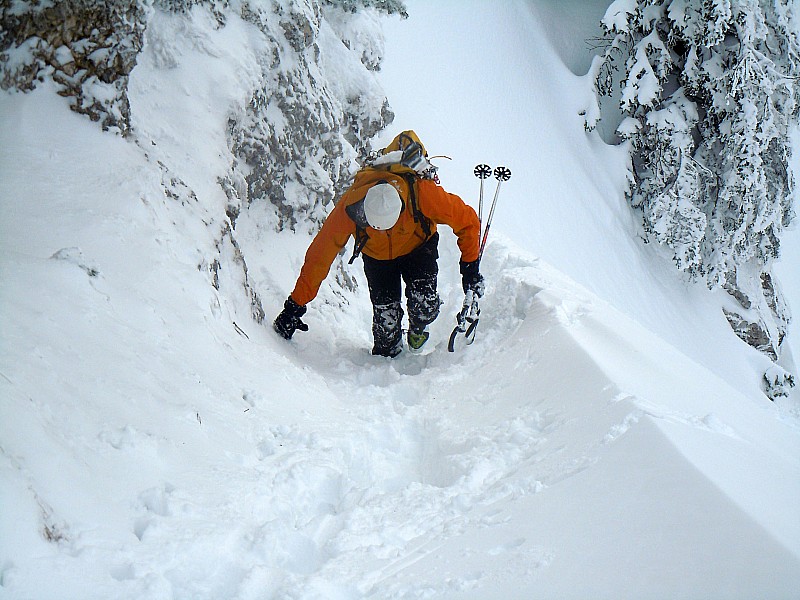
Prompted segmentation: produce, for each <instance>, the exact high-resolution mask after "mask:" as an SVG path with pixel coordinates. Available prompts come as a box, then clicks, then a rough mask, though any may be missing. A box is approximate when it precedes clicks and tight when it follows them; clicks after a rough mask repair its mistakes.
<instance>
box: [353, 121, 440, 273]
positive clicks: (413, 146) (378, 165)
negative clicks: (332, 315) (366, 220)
mask: <svg viewBox="0 0 800 600" xmlns="http://www.w3.org/2000/svg"><path fill="white" fill-rule="evenodd" d="M436 170H437V169H436V167H435V166H433V165H432V164H431V163H430V162H428V159H427V152H426V151H425V146H423V145H422V142H421V141H420V139H419V137H417V134H416V133H414V132H413V131H411V130H407V131H403V132H402V133H400V134H398V135H397V137H395V138H394V139H393V140H392V142H391V143H390V144H389V145H388V146H386V148H384V149H383V150H382V151H381V152H380V153H374V154H372V155H370V156H369V157H368V158H367V160H366V161H365V162H364V166H362V167H361V169H360V170H359V172H358V173H356V177H355V181H354V183H353V185H356V184H357V183H358V180H359V179H362V180H364V179H366V180H367V181H366V182H364V183H362V185H363V186H364V194H365V195H366V191H367V190H368V189H369V188H370V187H372V186H373V185H377V184H379V183H386V180H385V179H381V178H380V177H379V176H378V175H377V174H378V173H385V172H389V173H394V174H397V175H400V176H401V177H402V178H403V179H404V180H405V182H406V183H407V184H408V195H409V198H408V200H409V201H410V202H411V212H412V214H413V216H414V222H415V223H419V224H420V227H421V228H422V232H423V233H424V234H425V240H426V241H427V240H428V238H430V237H431V223H430V220H429V219H428V218H427V217H426V216H425V215H423V214H422V211H421V210H420V209H419V206H418V205H417V194H416V191H415V190H414V183H415V182H416V181H417V179H432V180H434V181H436V182H437V183H438V182H439V178H438V177H437V175H436ZM372 174H374V175H375V177H374V179H373V180H372V181H370V179H371V178H370V175H372ZM351 206H352V205H351ZM347 208H348V209H349V208H350V207H349V206H348V207H347ZM346 210H347V209H346ZM347 213H348V215H349V216H350V218H351V219H353V221H354V222H355V223H356V236H355V247H354V248H353V256H351V257H350V261H349V262H348V264H353V261H355V259H356V258H358V255H359V254H361V251H362V250H363V249H364V246H366V244H367V242H368V241H369V235H368V234H367V231H366V228H365V227H363V226H362V219H359V218H357V217H356V215H354V214H352V213H351V211H349V210H347Z"/></svg>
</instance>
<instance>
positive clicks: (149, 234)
mask: <svg viewBox="0 0 800 600" xmlns="http://www.w3.org/2000/svg"><path fill="white" fill-rule="evenodd" d="M457 4H458V6H459V10H456V9H455V8H454V6H455V4H454V3H435V4H434V3H423V2H410V3H409V5H410V6H409V8H410V10H411V12H412V18H411V19H409V20H408V21H399V20H398V21H392V22H391V23H389V25H388V27H387V32H388V33H387V36H388V37H387V47H386V51H387V58H386V63H385V67H384V70H383V72H382V75H381V81H382V82H383V84H384V86H385V88H386V90H387V94H388V95H389V98H390V101H391V102H392V104H393V106H394V107H395V110H396V112H397V121H396V123H395V127H393V128H392V131H390V132H386V135H387V136H391V135H393V134H394V133H396V132H395V129H396V130H398V131H399V130H400V129H401V128H405V127H411V128H414V129H415V130H416V131H417V132H418V133H419V134H420V135H421V136H422V138H423V141H425V143H426V145H427V146H428V148H429V149H430V150H431V151H432V154H439V153H443V154H444V153H446V154H450V155H452V156H453V159H454V160H453V161H452V162H451V163H446V162H445V163H444V164H443V166H442V170H441V172H442V179H443V183H444V184H445V186H446V187H447V188H448V189H450V190H451V191H454V192H456V193H459V194H461V195H462V196H464V197H465V198H467V199H469V201H471V202H473V203H474V201H475V199H476V196H477V185H476V181H475V180H474V179H473V178H472V175H471V172H472V167H473V166H474V164H475V163H477V162H490V163H491V164H493V165H495V164H501V163H502V164H505V165H507V166H509V167H510V168H511V169H512V172H513V177H512V180H511V181H510V182H508V184H504V187H503V191H502V194H501V196H500V200H499V202H500V203H499V205H498V209H497V210H498V213H497V214H498V216H497V219H496V224H495V225H494V227H496V232H494V233H492V236H491V242H490V244H489V247H488V249H487V252H486V255H485V258H484V262H483V265H482V268H483V271H484V273H485V275H486V277H487V283H488V290H487V294H486V297H485V299H484V301H483V303H482V314H481V322H480V327H479V329H478V334H477V338H476V341H475V343H474V344H473V345H472V346H469V347H466V348H461V349H459V351H458V352H455V353H448V352H447V351H446V340H447V336H448V335H449V332H450V329H451V328H452V326H453V325H454V320H453V319H452V318H451V315H454V314H455V312H456V311H457V310H458V308H459V305H460V301H461V297H462V296H463V295H462V294H461V293H460V282H459V280H458V268H457V261H458V256H457V254H456V246H455V238H454V237H453V236H452V235H451V234H449V233H447V232H446V235H443V238H442V242H441V253H442V257H441V260H440V265H441V274H440V291H441V294H442V296H443V298H444V299H445V300H446V305H445V306H444V309H443V314H442V316H441V317H440V319H439V320H438V321H437V322H436V323H435V324H434V326H433V329H432V339H431V342H430V344H429V345H430V348H429V350H428V352H427V354H424V355H420V356H414V355H407V354H404V355H402V356H401V357H399V358H398V359H395V360H387V359H382V358H377V357H372V356H371V355H370V354H369V352H368V349H369V347H370V345H371V340H370V333H369V322H370V317H371V307H370V304H369V300H368V297H367V293H366V284H365V281H364V278H363V273H361V272H360V268H359V267H358V266H357V264H356V265H353V266H352V267H350V268H349V273H350V274H351V275H352V276H354V277H355V278H356V280H357V282H359V284H360V285H359V287H358V289H357V291H356V292H354V293H353V292H342V291H341V290H339V289H338V288H337V287H336V286H335V285H333V284H330V285H326V286H325V287H324V288H323V290H322V293H321V296H320V298H318V299H317V300H316V301H315V302H314V303H312V305H311V307H310V310H309V313H308V315H307V318H306V321H307V322H308V324H309V326H310V331H309V332H308V333H298V334H297V335H296V337H295V339H294V340H292V341H291V342H289V343H287V342H285V341H284V340H282V339H280V338H278V336H276V335H275V334H274V332H272V330H271V328H270V327H269V326H268V323H265V324H264V325H257V324H256V323H254V322H253V321H252V320H250V319H249V316H248V314H249V313H248V311H247V309H246V306H245V305H246V302H243V301H241V300H237V299H236V298H232V297H230V296H226V295H224V294H223V293H221V292H219V291H217V290H215V289H214V288H213V287H212V286H211V285H210V284H209V281H208V277H207V275H206V274H205V273H203V272H202V271H201V270H200V269H198V264H199V263H200V261H201V260H202V259H203V257H204V256H206V254H207V253H209V252H211V250H212V246H213V242H214V238H213V235H212V234H211V233H210V232H209V231H208V227H207V226H206V225H204V223H207V220H206V215H209V214H212V213H214V211H216V210H218V207H219V205H220V203H222V202H224V196H223V195H222V192H221V190H219V189H218V186H216V181H217V177H218V176H221V175H223V174H224V173H225V172H226V170H227V169H228V168H229V163H230V156H229V151H228V149H227V147H226V146H225V139H224V131H225V125H226V112H227V111H228V110H235V108H236V106H237V104H238V103H241V102H242V101H243V100H242V99H243V98H244V99H246V95H247V89H248V85H249V84H248V81H247V79H248V77H252V76H254V71H253V63H252V62H251V60H250V59H249V58H248V56H247V53H248V52H250V51H251V50H252V49H251V48H250V47H249V46H248V44H247V43H246V39H247V27H246V26H245V25H244V24H243V23H240V22H236V21H235V20H231V22H230V23H229V25H228V27H226V28H222V29H221V30H216V29H214V30H212V29H211V28H209V30H208V31H204V32H202V33H203V35H204V36H205V38H204V39H205V40H206V42H207V43H208V44H211V46H208V45H207V46H206V47H207V48H209V47H213V51H211V52H204V51H202V50H200V51H198V50H197V48H196V47H195V48H194V50H193V51H192V52H189V51H188V50H186V52H185V53H184V54H181V52H177V50H182V48H181V44H184V43H185V44H191V43H192V41H191V40H188V41H186V40H183V39H181V38H176V39H175V40H174V43H175V44H176V48H177V50H176V55H178V56H180V55H182V56H184V58H185V57H187V56H190V57H191V60H190V61H189V59H185V60H186V61H188V62H189V64H188V66H186V64H184V69H181V68H180V67H176V66H174V65H173V66H172V67H169V68H171V69H172V71H171V77H165V75H164V73H163V71H162V69H166V68H168V67H165V66H163V65H162V66H158V65H157V64H155V63H154V62H153V61H149V60H147V55H146V54H145V56H144V57H143V59H142V60H141V63H140V66H139V67H137V70H135V71H134V73H133V75H132V80H131V106H132V110H133V112H134V124H135V126H136V127H137V129H138V131H140V132H143V133H142V134H141V137H140V138H138V140H137V143H134V142H132V141H125V140H122V139H120V138H118V137H115V136H113V135H110V134H105V133H102V132H101V131H99V129H98V128H97V127H96V125H95V124H93V123H91V122H90V121H88V120H87V119H85V118H83V117H80V116H78V115H76V114H74V113H71V112H70V111H69V110H68V108H67V106H66V104H65V102H64V100H63V99H62V98H60V97H58V96H57V95H56V94H54V93H53V91H52V89H50V88H49V87H48V86H46V85H43V86H41V87H40V89H38V90H37V91H35V92H33V93H30V94H26V95H22V94H3V95H2V96H0V186H1V187H0V189H1V190H2V192H1V193H2V196H1V197H2V202H3V212H4V214H5V217H4V219H3V220H2V232H1V234H0V244H2V254H1V256H2V259H0V281H2V282H3V285H2V292H0V306H1V307H2V312H3V315H4V318H3V319H2V321H0V332H2V333H1V335H2V349H1V350H0V390H2V392H1V394H2V395H0V482H1V483H0V492H1V493H2V498H0V503H1V504H2V507H3V508H2V511H0V597H3V598H6V597H7V598H37V599H44V598H54V599H55V598H131V599H133V598H137V599H139V598H208V599H212V598H213V599H217V598H242V599H257V598H258V599H261V598H276V599H277V598H280V599H283V598H297V599H299V598H303V599H312V598H319V599H343V600H344V599H348V600H349V599H358V598H375V599H389V598H397V599H400V598H448V599H477V598H481V599H487V598H497V599H501V598H502V599H508V598H520V599H522V598H525V599H528V598H554V597H558V598H570V597H574V598H587V597H591V598H654V597H655V598H658V597H662V598H674V597H696V598H756V597H758V598H791V597H796V594H797V590H798V589H800V511H798V505H797V499H798V498H800V424H799V423H798V414H797V410H796V407H795V406H794V405H793V404H792V403H791V402H790V401H787V402H786V403H783V404H781V405H777V406H776V405H775V404H773V403H771V402H769V401H768V400H767V399H766V398H765V396H764V395H763V394H762V393H761V392H760V390H759V388H758V380H757V378H756V376H757V374H758V372H759V369H761V372H763V369H764V368H765V364H766V363H765V362H764V359H763V358H762V357H760V355H758V354H757V353H756V352H755V351H751V350H750V349H749V348H747V347H745V346H744V345H743V344H742V343H741V342H739V341H738V339H737V338H736V337H735V336H734V335H733V333H732V332H731V331H730V330H729V328H728V327H727V324H726V323H725V322H724V318H723V317H722V316H721V314H720V313H719V302H720V300H719V298H718V297H717V296H715V295H713V294H710V293H709V292H706V291H705V290H697V289H695V288H693V287H691V286H689V285H688V284H685V283H684V282H682V281H680V280H679V279H678V278H677V276H674V275H673V274H672V273H671V271H669V269H668V266H667V267H662V266H659V265H661V263H660V262H659V261H660V260H661V259H660V258H659V257H658V256H656V255H655V254H654V253H653V250H652V249H648V248H642V247H641V246H640V245H639V243H638V241H637V240H636V238H635V234H634V233H633V232H634V231H635V230H634V225H633V219H632V217H630V216H629V214H628V212H627V208H626V207H625V206H624V199H622V197H621V194H620V190H621V186H622V185H623V184H624V162H625V161H624V149H620V148H613V147H609V146H607V145H605V144H604V143H603V142H602V141H601V140H600V139H599V137H598V136H597V134H586V133H585V132H584V131H583V129H582V121H581V119H580V116H579V115H578V113H579V112H580V110H581V108H583V107H584V105H585V104H586V102H587V94H588V93H589V92H588V90H589V86H588V82H587V81H586V80H585V79H584V78H583V77H582V76H581V75H580V73H581V71H582V70H583V72H585V68H586V67H587V66H588V65H587V64H586V63H585V62H584V59H583V58H581V55H580V52H579V48H576V47H574V46H571V45H568V44H564V43H563V42H560V41H559V39H560V37H561V36H566V35H567V33H566V32H567V31H569V24H568V25H567V26H565V25H564V24H563V23H564V18H563V17H564V14H571V13H570V11H573V12H574V10H575V5H577V3H574V2H573V3H570V2H568V3H565V4H564V5H563V6H562V7H561V8H559V7H557V6H556V5H555V3H543V4H542V5H541V6H537V7H534V6H533V5H528V4H526V3H521V2H512V3H507V4H506V3H504V4H503V5H502V6H500V5H493V6H492V8H491V9H489V8H487V7H486V5H484V4H480V3H461V2H459V3H457ZM586 4H587V5H593V4H594V3H586ZM602 4H603V3H600V2H598V3H597V6H595V7H594V9H596V10H595V12H597V13H598V14H596V15H593V16H592V19H594V22H596V21H597V20H599V18H600V17H601V16H602V14H603V10H604V7H602V6H601V5H602ZM462 6H463V7H464V8H463V9H462V8H460V7H462ZM584 19H586V20H587V21H586V22H588V16H584ZM570 23H573V22H572V21H570ZM581 23H584V21H579V22H578V24H579V25H580V24H581ZM559 26H560V27H562V28H565V29H564V30H563V31H560V30H559V29H558V27H559ZM237 28H239V29H237ZM183 50H185V49H183ZM148 51H152V49H151V50H148V49H147V48H146V49H145V53H147V52H148ZM186 69H189V70H188V71H187V70H186ZM234 72H235V74H234ZM575 73H577V74H575ZM190 74H191V77H190ZM170 81H171V82H172V83H171V84H170ZM412 83H413V84H414V93H413V94H412V93H408V92H406V93H403V90H408V89H409V85H411V84H412ZM167 84H170V85H171V86H173V87H169V88H167V91H164V88H163V87H161V86H162V85H167ZM173 88H174V89H173ZM178 99H179V101H178ZM159 161H163V162H165V163H166V164H169V165H171V167H172V168H174V169H176V170H177V171H178V172H180V173H181V175H182V178H183V179H184V181H185V182H186V184H187V185H188V186H190V187H191V188H192V189H193V190H195V191H196V194H197V200H196V203H195V204H193V205H192V206H183V205H181V204H180V203H179V202H176V201H174V200H172V199H170V198H167V197H165V195H164V191H163V181H162V177H163V173H162V170H161V169H160V168H159V166H158V162H159ZM491 192H493V187H492V184H490V186H489V193H488V195H487V197H488V198H489V199H491ZM265 213H266V210H265V209H264V207H258V206H253V207H251V209H250V211H249V212H248V213H247V214H243V215H242V216H241V217H240V221H239V223H238V225H237V234H238V236H239V242H240V244H241V247H242V251H243V253H244V255H245V256H246V258H247V264H248V267H249V271H250V276H251V279H252V280H253V284H254V285H255V287H256V288H257V290H258V292H259V294H260V295H261V297H262V299H263V301H264V308H265V310H266V312H267V320H268V321H270V320H271V319H272V318H273V317H274V315H275V314H277V312H278V311H279V309H280V306H281V304H282V302H283V300H284V298H285V297H286V294H287V293H288V291H289V290H290V289H291V287H292V284H293V283H294V277H295V276H296V274H297V271H298V269H299V266H300V264H301V261H302V257H303V253H304V251H305V248H306V246H307V244H308V242H309V241H310V238H309V237H308V236H306V235H304V234H301V233H297V234H295V233H291V232H284V233H281V234H276V233H274V232H273V231H272V230H271V229H270V228H269V227H265V226H263V222H264V221H265V220H266V217H265V216H264V214H265ZM329 283H330V282H329Z"/></svg>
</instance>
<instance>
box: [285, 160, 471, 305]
mask: <svg viewBox="0 0 800 600" xmlns="http://www.w3.org/2000/svg"><path fill="white" fill-rule="evenodd" d="M359 176H361V174H359ZM359 176H356V179H355V181H354V182H353V185H352V186H351V187H350V188H349V189H348V190H347V191H346V192H345V193H344V194H343V195H342V198H341V200H340V201H339V203H338V204H336V206H335V207H334V208H333V210H332V211H331V213H330V214H329V215H328V218H327V219H325V223H324V224H323V225H322V229H320V230H319V233H317V235H316V237H315V238H314V240H313V241H312V242H311V245H310V246H309V247H308V250H307V251H306V258H305V262H304V263H303V268H302V269H301V270H300V276H299V277H298V278H297V283H296V284H295V286H294V290H293V291H292V299H293V300H294V301H295V302H297V304H299V305H300V306H305V305H306V304H308V303H309V302H310V301H311V300H313V299H314V298H315V297H316V296H317V292H318V291H319V286H320V285H322V282H323V281H324V280H325V278H326V277H327V276H328V271H330V268H331V264H333V260H334V259H335V258H336V255H337V254H338V253H339V252H340V251H341V249H342V248H344V246H345V244H347V241H348V240H349V239H350V237H351V236H355V234H356V224H355V222H354V221H353V220H352V219H351V218H350V217H349V216H348V215H347V213H346V212H345V208H346V207H347V206H349V205H350V204H355V203H356V202H359V201H360V200H362V199H363V198H364V195H365V194H366V188H368V187H369V186H364V185H360V181H359ZM367 177H369V178H370V180H374V179H375V173H372V174H371V175H367ZM379 177H380V179H382V180H385V181H386V182H388V183H391V184H392V185H394V186H395V187H397V188H398V190H399V192H400V197H401V198H403V199H404V207H403V211H402V212H401V213H400V218H399V219H398V220H397V223H396V224H395V225H394V227H392V228H391V229H389V230H386V231H378V230H376V229H372V228H371V227H367V228H366V233H367V235H368V236H369V240H368V241H367V243H366V245H365V246H364V248H363V250H362V252H363V253H364V254H366V255H367V256H370V257H372V258H376V259H378V260H389V259H393V258H397V257H398V256H405V255H406V254H409V253H410V252H411V251H413V250H414V249H416V248H418V247H419V246H421V245H422V244H423V243H424V242H425V234H424V232H423V230H422V226H421V225H420V224H419V223H415V222H414V213H413V210H412V207H411V202H409V201H406V200H405V199H406V198H408V197H409V195H408V184H407V183H406V181H405V180H404V179H403V177H402V176H401V175H397V174H394V173H389V172H380V174H379ZM414 189H415V191H416V199H417V207H418V208H419V210H420V211H421V212H422V214H423V215H425V216H426V217H427V218H428V219H429V220H430V221H431V227H430V229H431V234H433V233H435V232H436V224H437V223H441V224H443V225H448V226H449V227H451V228H452V229H453V232H454V233H455V234H456V236H458V247H459V248H460V249H461V260H464V261H467V262H471V261H473V260H477V259H478V253H479V249H480V239H479V238H480V221H478V215H477V214H475V210H474V209H473V208H472V207H471V206H468V205H466V204H465V203H464V201H463V200H462V199H461V198H460V197H458V196H456V195H455V194H450V193H448V192H446V191H445V190H444V189H443V188H442V187H440V186H439V185H437V184H436V183H435V182H434V181H431V180H429V179H417V180H416V183H415V185H414Z"/></svg>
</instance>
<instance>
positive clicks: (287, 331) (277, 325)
mask: <svg viewBox="0 0 800 600" xmlns="http://www.w3.org/2000/svg"><path fill="white" fill-rule="evenodd" d="M304 314H306V307H305V306H300V305H299V304H298V303H297V302H295V301H294V300H292V297H291V296H289V297H288V298H287V299H286V302H284V303H283V310H282V311H281V314H279V315H278V317H277V318H276V319H275V322H274V323H273V324H272V328H273V329H274V330H275V331H277V332H278V333H279V334H280V335H281V336H283V337H284V338H285V339H287V340H290V339H292V336H293V335H294V332H295V331H296V330H298V329H299V330H300V331H308V325H306V324H305V323H303V321H301V320H300V317H302V316H303V315H304Z"/></svg>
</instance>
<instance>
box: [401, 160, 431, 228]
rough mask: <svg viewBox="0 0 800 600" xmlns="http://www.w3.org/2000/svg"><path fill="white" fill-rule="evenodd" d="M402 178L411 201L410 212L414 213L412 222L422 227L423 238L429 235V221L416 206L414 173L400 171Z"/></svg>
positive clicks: (415, 178)
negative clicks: (406, 185)
mask: <svg viewBox="0 0 800 600" xmlns="http://www.w3.org/2000/svg"><path fill="white" fill-rule="evenodd" d="M402 176H403V179H405V180H406V183H407V184H408V199H409V200H410V201H411V212H412V214H413V215H414V223H419V224H420V226H421V227H422V233H424V234H425V240H426V241H427V240H428V238H430V237H431V223H430V221H429V220H428V217H426V216H425V215H423V214H422V211H421V210H420V209H419V206H417V192H416V190H415V189H414V183H415V182H416V180H417V177H416V175H414V174H412V173H402Z"/></svg>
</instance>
